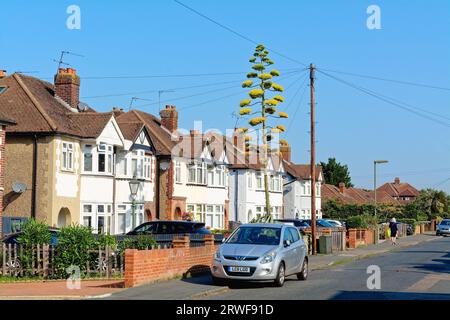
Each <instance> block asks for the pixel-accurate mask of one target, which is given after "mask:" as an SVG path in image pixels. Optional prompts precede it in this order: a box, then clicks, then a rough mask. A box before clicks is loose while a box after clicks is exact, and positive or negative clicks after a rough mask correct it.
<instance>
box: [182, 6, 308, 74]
mask: <svg viewBox="0 0 450 320" xmlns="http://www.w3.org/2000/svg"><path fill="white" fill-rule="evenodd" d="M174 1H175V2H176V3H178V4H179V5H181V6H183V7H185V8H186V9H188V10H189V11H192V12H194V13H195V14H197V15H198V16H200V17H202V18H204V19H206V20H208V21H210V22H212V23H214V24H216V25H218V26H219V27H221V28H222V29H225V30H227V31H228V32H231V33H233V34H234V35H236V36H238V37H240V38H242V39H244V40H246V41H248V42H250V43H252V44H255V45H259V43H258V42H256V41H255V40H252V39H250V38H249V37H247V36H245V35H243V34H242V33H240V32H237V31H235V30H233V29H231V28H230V27H227V26H226V25H224V24H222V23H220V22H218V21H216V20H214V19H212V18H210V17H208V16H207V15H205V14H203V13H201V12H199V11H197V10H195V9H194V8H192V7H189V6H188V5H186V4H184V3H182V2H181V1H178V0H174ZM266 48H267V49H268V50H269V51H271V52H273V53H275V54H276V55H279V56H280V57H283V58H285V59H287V60H290V61H292V62H295V63H298V64H301V65H302V66H304V67H306V66H307V64H306V63H304V62H301V61H299V60H296V59H293V58H291V57H288V56H286V55H285V54H283V53H280V52H278V51H275V50H273V49H271V48H269V47H266Z"/></svg>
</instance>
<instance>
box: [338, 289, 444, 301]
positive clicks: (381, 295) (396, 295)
mask: <svg viewBox="0 0 450 320" xmlns="http://www.w3.org/2000/svg"><path fill="white" fill-rule="evenodd" d="M331 300H450V294H444V293H416V292H389V291H370V292H369V291H340V292H339V293H337V294H336V295H335V296H333V297H332V298H331Z"/></svg>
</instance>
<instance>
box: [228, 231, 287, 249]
mask: <svg viewBox="0 0 450 320" xmlns="http://www.w3.org/2000/svg"><path fill="white" fill-rule="evenodd" d="M280 239H281V228H267V227H240V228H239V229H238V230H237V231H236V232H235V233H234V234H233V235H232V236H231V237H230V238H229V239H228V241H227V243H230V244H255V245H269V246H277V245H279V244H280Z"/></svg>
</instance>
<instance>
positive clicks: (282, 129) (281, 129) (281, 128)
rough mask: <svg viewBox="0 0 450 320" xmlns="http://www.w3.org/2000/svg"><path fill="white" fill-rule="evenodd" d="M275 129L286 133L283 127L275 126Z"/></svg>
mask: <svg viewBox="0 0 450 320" xmlns="http://www.w3.org/2000/svg"><path fill="white" fill-rule="evenodd" d="M277 129H278V130H280V131H281V132H285V131H286V127H285V126H283V125H279V126H277Z"/></svg>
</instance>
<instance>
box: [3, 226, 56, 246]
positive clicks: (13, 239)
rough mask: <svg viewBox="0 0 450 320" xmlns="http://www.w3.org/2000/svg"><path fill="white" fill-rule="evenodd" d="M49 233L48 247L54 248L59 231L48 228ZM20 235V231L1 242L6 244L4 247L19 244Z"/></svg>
mask: <svg viewBox="0 0 450 320" xmlns="http://www.w3.org/2000/svg"><path fill="white" fill-rule="evenodd" d="M49 231H50V235H51V238H50V243H49V245H51V246H56V245H57V244H58V233H59V229H54V228H49ZM21 234H22V231H19V232H16V233H12V234H9V235H6V236H5V237H4V238H3V239H2V242H3V243H4V244H6V245H8V244H11V245H15V244H19V240H18V239H19V236H20V235H21Z"/></svg>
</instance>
